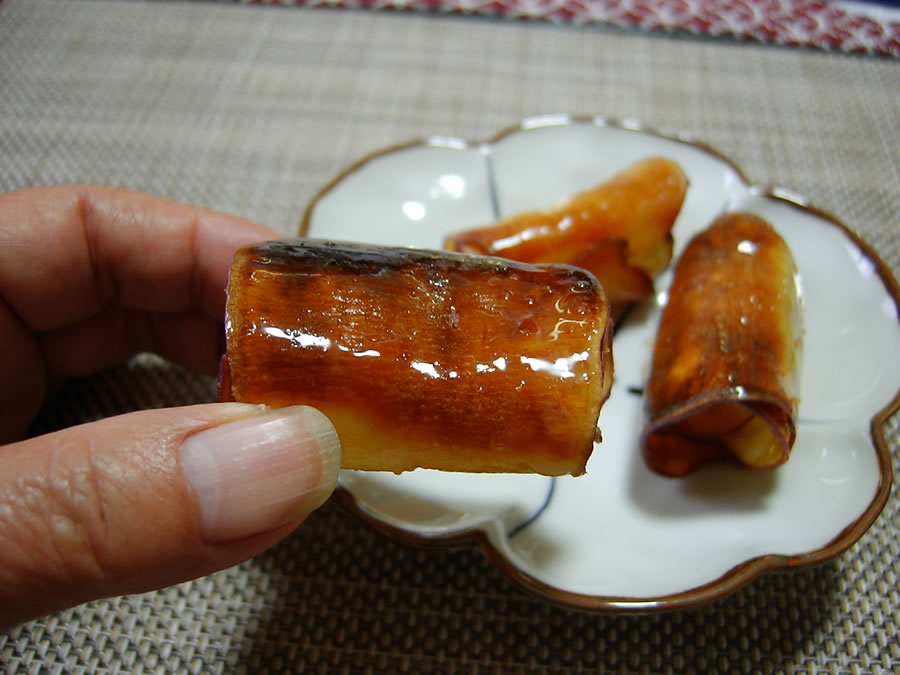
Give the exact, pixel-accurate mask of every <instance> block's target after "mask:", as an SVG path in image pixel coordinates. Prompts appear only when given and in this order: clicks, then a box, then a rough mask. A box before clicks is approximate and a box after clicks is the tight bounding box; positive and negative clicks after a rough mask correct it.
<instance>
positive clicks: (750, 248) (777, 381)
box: [643, 213, 802, 476]
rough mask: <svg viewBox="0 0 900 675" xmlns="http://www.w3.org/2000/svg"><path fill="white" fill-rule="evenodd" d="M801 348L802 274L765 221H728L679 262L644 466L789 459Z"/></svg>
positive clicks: (655, 375)
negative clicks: (798, 278)
mask: <svg viewBox="0 0 900 675" xmlns="http://www.w3.org/2000/svg"><path fill="white" fill-rule="evenodd" d="M801 341H802V328H801V320H800V300H799V297H798V292H797V283H796V267H795V265H794V260H793V257H792V256H791V252H790V250H789V249H788V246H787V244H786V243H785V242H784V240H783V239H782V238H781V237H780V236H779V235H778V233H777V232H776V231H775V230H774V229H773V228H772V226H771V225H770V224H769V223H767V222H766V221H765V220H763V219H762V218H759V217H758V216H755V215H753V214H750V213H728V214H725V215H723V216H721V217H720V218H718V219H717V220H716V221H715V222H714V223H713V224H712V225H711V226H710V228H709V229H707V230H705V231H704V232H701V233H700V234H698V235H697V236H696V237H695V238H694V239H693V240H691V242H690V243H689V244H688V246H687V248H686V249H685V251H684V253H683V254H682V255H681V257H680V258H679V261H678V264H677V266H676V269H675V277H674V281H673V283H672V287H671V289H670V290H669V294H668V302H667V304H666V306H665V308H664V309H663V313H662V317H661V321H660V326H659V332H658V335H657V338H656V344H655V347H654V351H653V363H652V367H651V373H650V380H649V383H648V387H647V411H648V415H649V421H648V425H647V427H646V430H645V433H644V436H643V452H644V458H645V459H646V461H647V463H648V465H649V466H650V467H651V468H652V469H653V470H655V471H657V472H658V473H661V474H664V475H667V476H683V475H686V474H688V473H690V472H691V471H693V470H694V469H696V468H698V467H699V466H702V465H703V464H706V463H708V462H712V461H721V460H730V461H737V462H740V463H741V464H743V465H745V466H747V467H750V468H752V469H757V470H767V469H773V468H775V467H777V466H779V465H781V464H783V463H784V462H786V461H787V459H788V456H789V454H790V451H791V447H792V446H793V443H794V438H795V435H796V416H797V401H798V398H797V397H798V376H797V371H798V364H799V360H800V349H801Z"/></svg>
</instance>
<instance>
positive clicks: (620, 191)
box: [445, 157, 688, 307]
mask: <svg viewBox="0 0 900 675" xmlns="http://www.w3.org/2000/svg"><path fill="white" fill-rule="evenodd" d="M687 187H688V180H687V175H686V174H685V173H684V171H683V170H682V169H681V167H680V166H679V165H678V164H677V163H676V162H674V161H672V160H670V159H666V158H661V157H653V158H650V159H645V160H642V161H640V162H637V163H636V164H633V165H631V166H630V167H628V168H627V169H625V170H624V171H622V172H621V173H619V174H617V175H615V176H614V177H613V178H611V179H610V180H608V181H606V182H604V183H602V184H600V185H597V186H596V187H594V188H592V189H590V190H587V191H585V192H582V193H579V194H577V195H575V196H573V197H571V198H570V199H568V200H567V201H565V202H564V203H562V204H560V205H559V206H557V207H555V208H552V209H549V210H546V211H528V212H524V213H519V214H515V215H512V216H509V217H507V218H504V219H502V220H500V221H498V222H497V223H495V224H493V225H488V226H486V227H481V228H477V229H472V230H468V231H465V232H460V233H458V234H455V235H451V236H450V237H448V238H447V240H446V241H445V247H446V248H447V249H449V250H453V251H461V252H464V253H480V254H486V255H498V256H502V257H504V258H509V259H511V260H519V261H523V262H530V263H539V262H555V263H566V264H571V265H577V266H578V267H584V268H585V269H587V270H589V271H590V272H592V273H593V274H594V275H595V276H596V277H597V278H598V279H599V280H600V282H601V283H602V284H603V286H604V288H605V289H606V293H607V298H608V299H609V301H610V303H611V304H612V305H613V306H614V307H623V306H627V305H628V304H630V303H632V302H634V301H636V300H640V299H643V298H646V297H648V296H650V295H651V294H652V293H653V277H654V275H656V274H658V273H659V272H660V271H661V270H663V269H664V268H665V267H666V266H667V265H668V264H669V262H670V261H671V259H672V235H671V229H672V226H673V225H674V223H675V219H676V218H677V217H678V214H679V212H680V211H681V206H682V204H683V202H684V198H685V194H686V192H687Z"/></svg>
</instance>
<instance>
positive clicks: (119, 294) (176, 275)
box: [0, 186, 281, 332]
mask: <svg viewBox="0 0 900 675" xmlns="http://www.w3.org/2000/svg"><path fill="white" fill-rule="evenodd" d="M280 236H281V235H280V234H279V233H278V232H276V231H274V230H271V229H270V228H268V227H265V226H264V225H260V224H258V223H254V222H252V221H248V220H244V219H242V218H237V217H234V216H229V215H226V214H223V213H218V212H216V211H212V210H209V209H204V208H200V207H194V206H188V205H186V204H180V203H177V202H173V201H169V200H166V199H162V198H159V197H153V196H150V195H145V194H141V193H137V192H132V191H129V190H122V189H117V188H104V187H93V186H60V187H50V188H32V189H26V190H20V191H16V192H11V193H7V194H4V195H0V297H2V298H3V299H4V300H5V301H6V304H7V305H8V306H9V307H10V308H11V309H12V310H13V312H15V313H16V315H17V316H18V317H19V319H20V320H21V322H22V323H23V324H24V325H25V327H26V328H27V329H29V330H30V331H31V332H47V331H52V330H55V329H58V328H61V327H65V326H69V325H73V324H75V323H78V322H79V321H80V320H82V319H84V318H87V317H91V316H95V315H97V314H99V313H100V312H102V311H103V310H104V309H107V308H109V307H121V308H124V309H130V310H138V311H149V312H184V311H197V312H200V313H202V314H204V315H206V316H208V317H209V318H213V319H219V320H221V319H222V312H223V308H224V299H225V290H224V289H225V284H226V281H227V275H228V267H229V264H230V260H231V256H232V255H233V253H234V251H235V250H236V249H237V248H239V247H240V246H243V245H245V244H248V243H251V242H254V241H260V240H262V239H273V238H279V237H280Z"/></svg>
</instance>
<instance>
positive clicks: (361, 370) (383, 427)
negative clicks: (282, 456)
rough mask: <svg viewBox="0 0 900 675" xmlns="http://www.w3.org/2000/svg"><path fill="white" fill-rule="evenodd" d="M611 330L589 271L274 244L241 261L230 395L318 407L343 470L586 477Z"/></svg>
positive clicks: (609, 368)
mask: <svg viewBox="0 0 900 675" xmlns="http://www.w3.org/2000/svg"><path fill="white" fill-rule="evenodd" d="M611 330H612V326H611V321H610V320H609V305H608V303H607V301H606V298H605V296H604V294H603V290H602V287H601V286H600V285H599V283H598V282H597V280H596V279H595V278H594V277H593V276H592V275H591V274H590V273H589V272H586V271H584V270H581V269H579V268H575V267H570V266H566V265H541V266H536V265H528V264H522V263H516V262H511V261H507V260H501V259H498V258H489V257H482V256H468V255H461V254H454V253H447V252H429V251H419V250H413V249H406V248H381V247H372V246H363V245H355V244H336V243H331V242H321V241H313V240H300V239H298V240H282V241H273V242H265V243H262V244H256V245H252V246H248V247H245V248H243V249H241V250H239V251H238V252H237V253H236V254H235V257H234V260H233V262H232V266H231V272H230V277H229V282H228V300H227V307H226V352H225V355H224V357H223V361H222V369H221V375H220V398H222V399H223V400H236V401H244V402H251V403H265V404H268V405H270V406H274V407H282V406H287V405H293V404H305V405H311V406H314V407H316V408H318V409H320V410H321V411H323V412H324V413H325V414H326V415H328V417H329V418H330V419H331V420H332V422H333V423H334V425H335V427H336V429H337V432H338V436H339V437H340V439H341V444H342V449H343V460H342V466H343V467H344V468H347V469H366V470H382V471H393V472H402V471H407V470H411V469H415V468H417V467H424V468H432V469H442V470H448V471H471V472H536V473H542V474H547V475H561V474H573V475H578V474H581V473H583V472H584V470H585V466H586V463H587V459H588V457H589V456H590V454H591V452H592V450H593V445H594V443H595V441H597V440H599V432H598V430H597V420H598V416H599V414H600V408H601V407H602V405H603V403H604V401H605V400H606V399H607V397H608V396H609V391H610V387H611V384H612V373H613V363H612V352H611V343H610V341H611Z"/></svg>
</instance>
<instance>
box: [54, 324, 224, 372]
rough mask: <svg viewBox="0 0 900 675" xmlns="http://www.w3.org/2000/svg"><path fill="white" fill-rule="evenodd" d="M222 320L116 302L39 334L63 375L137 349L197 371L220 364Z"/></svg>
mask: <svg viewBox="0 0 900 675" xmlns="http://www.w3.org/2000/svg"><path fill="white" fill-rule="evenodd" d="M224 339H225V332H224V330H223V327H222V320H221V319H219V320H214V319H210V318H208V317H206V316H203V315H200V314H196V313H193V312H169V313H164V314H157V313H150V312H136V311H134V310H128V309H122V308H120V307H113V308H110V309H108V310H104V311H103V312H101V313H100V314H98V315H96V316H94V317H91V318H88V319H85V320H83V321H81V322H80V323H77V324H75V325H73V326H67V327H65V328H59V329H57V330H55V331H52V332H50V333H47V334H44V335H42V336H40V344H41V351H42V353H43V358H44V361H45V363H46V367H47V370H48V371H49V372H51V373H53V374H54V375H55V376H56V377H58V378H65V377H79V376H82V375H88V374H90V373H94V372H97V371H99V370H102V369H104V368H109V367H112V366H114V365H116V364H119V363H122V362H124V361H126V360H127V359H128V358H129V357H130V356H132V355H133V354H136V353H138V352H153V353H154V354H158V355H159V356H162V357H164V358H166V359H169V360H170V361H175V362H177V363H180V364H181V365H183V366H184V367H186V368H188V369H190V370H193V371H195V372H198V373H204V374H207V375H213V374H215V373H216V372H217V370H218V365H219V358H220V356H221V354H222V351H223V342H224Z"/></svg>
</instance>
